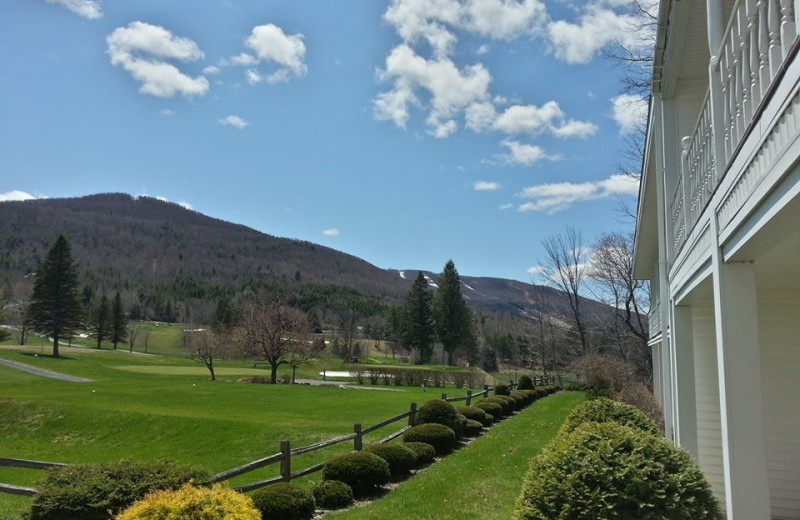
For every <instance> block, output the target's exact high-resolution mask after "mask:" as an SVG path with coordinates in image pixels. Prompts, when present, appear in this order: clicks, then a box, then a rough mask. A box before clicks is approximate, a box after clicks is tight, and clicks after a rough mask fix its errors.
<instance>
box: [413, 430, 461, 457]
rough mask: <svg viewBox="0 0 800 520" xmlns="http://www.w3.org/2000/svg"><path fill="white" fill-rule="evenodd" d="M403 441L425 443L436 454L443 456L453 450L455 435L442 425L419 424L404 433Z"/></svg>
mask: <svg viewBox="0 0 800 520" xmlns="http://www.w3.org/2000/svg"><path fill="white" fill-rule="evenodd" d="M403 441H405V442H426V443H428V444H430V445H431V446H433V449H435V450H436V453H437V454H439V455H445V454H447V453H450V452H451V451H452V450H453V447H454V446H455V444H456V434H455V432H454V431H453V429H452V428H450V427H449V426H445V425H443V424H436V423H429V424H419V425H417V426H413V427H411V428H409V429H408V430H406V431H405V433H404V434H403Z"/></svg>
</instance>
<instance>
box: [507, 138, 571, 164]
mask: <svg viewBox="0 0 800 520" xmlns="http://www.w3.org/2000/svg"><path fill="white" fill-rule="evenodd" d="M500 144H502V145H503V146H505V147H506V148H508V155H504V156H503V160H504V161H505V162H506V163H508V164H514V165H518V166H531V165H533V164H535V163H537V162H539V161H543V160H545V159H549V160H551V161H555V160H558V156H555V155H547V153H545V151H544V150H543V149H542V148H541V147H539V146H536V145H533V144H526V143H520V142H519V141H512V140H510V139H506V140H505V141H503V142H502V143H500Z"/></svg>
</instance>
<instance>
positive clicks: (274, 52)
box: [230, 23, 308, 85]
mask: <svg viewBox="0 0 800 520" xmlns="http://www.w3.org/2000/svg"><path fill="white" fill-rule="evenodd" d="M244 44H245V46H246V47H247V48H248V49H249V51H250V52H243V53H241V54H239V55H237V56H234V57H232V58H231V59H230V62H231V63H233V64H234V65H241V66H245V67H250V68H249V69H248V70H247V71H245V75H246V77H247V82H248V83H250V84H251V85H255V84H256V83H261V82H262V81H266V82H267V83H270V84H275V83H283V82H286V81H289V80H290V79H292V78H293V77H295V78H300V77H303V76H305V75H306V73H307V72H308V67H307V66H306V64H305V62H304V61H303V60H304V59H305V56H306V44H305V43H304V42H303V35H302V34H292V35H287V34H286V33H284V32H283V29H281V28H280V27H278V26H277V25H274V24H271V23H268V24H265V25H257V26H256V27H253V30H252V32H251V33H250V36H248V37H247V39H246V40H245V42H244ZM262 63H264V64H276V65H278V67H279V68H278V69H277V70H275V71H273V72H271V73H270V74H269V75H267V76H266V78H265V77H264V76H263V74H262V73H261V72H259V71H258V70H256V69H255V67H256V66H258V65H259V64H262Z"/></svg>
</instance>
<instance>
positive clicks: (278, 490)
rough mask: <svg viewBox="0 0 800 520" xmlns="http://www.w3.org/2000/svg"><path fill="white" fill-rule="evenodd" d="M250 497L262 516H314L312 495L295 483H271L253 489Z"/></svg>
mask: <svg viewBox="0 0 800 520" xmlns="http://www.w3.org/2000/svg"><path fill="white" fill-rule="evenodd" d="M251 497H252V499H253V504H255V506H256V509H258V510H259V511H260V512H261V517H262V518H269V519H270V520H310V519H311V518H313V517H314V495H312V494H311V491H309V490H308V489H306V488H304V487H300V486H298V485H297V484H290V483H288V482H281V483H278V484H272V485H271V486H267V487H265V488H261V489H259V490H256V491H254V492H253V494H252V495H251Z"/></svg>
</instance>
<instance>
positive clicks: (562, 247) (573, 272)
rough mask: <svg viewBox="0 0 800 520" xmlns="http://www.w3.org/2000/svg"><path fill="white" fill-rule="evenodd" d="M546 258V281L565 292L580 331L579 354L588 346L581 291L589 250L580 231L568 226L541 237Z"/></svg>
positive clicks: (544, 276) (543, 267)
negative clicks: (555, 232) (562, 230)
mask: <svg viewBox="0 0 800 520" xmlns="http://www.w3.org/2000/svg"><path fill="white" fill-rule="evenodd" d="M542 247H543V248H544V251H545V255H546V257H545V259H544V261H543V262H542V269H543V273H542V274H543V279H544V281H545V283H548V284H550V285H554V286H555V287H556V288H558V289H560V290H561V291H563V292H564V293H565V295H566V297H567V299H568V300H569V308H570V310H571V311H572V318H573V321H574V324H575V330H576V331H577V333H578V343H579V344H578V345H575V347H577V348H574V350H576V353H580V354H585V353H586V352H587V350H588V349H589V337H588V331H587V327H586V320H585V319H584V316H583V310H582V309H581V298H582V297H581V295H580V293H581V291H582V290H583V285H584V280H585V271H586V262H587V251H586V246H585V244H584V243H583V237H582V235H581V232H580V231H578V230H576V229H575V228H573V227H568V228H567V229H566V230H565V231H564V233H558V234H555V235H550V236H548V237H546V238H545V239H543V240H542Z"/></svg>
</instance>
